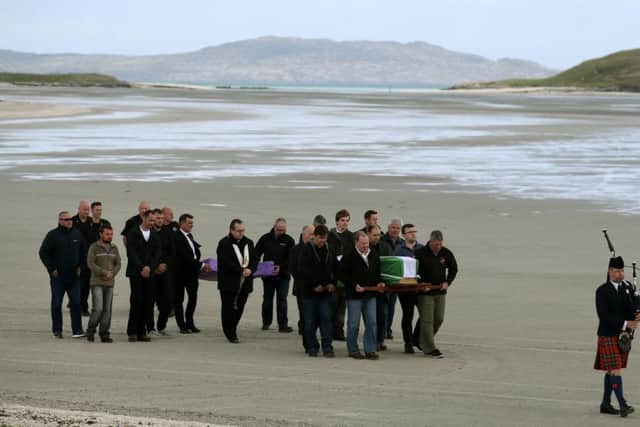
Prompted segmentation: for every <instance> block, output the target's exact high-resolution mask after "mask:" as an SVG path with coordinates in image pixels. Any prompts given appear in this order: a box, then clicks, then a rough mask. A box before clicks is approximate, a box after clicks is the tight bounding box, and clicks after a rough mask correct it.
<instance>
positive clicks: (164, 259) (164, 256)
mask: <svg viewBox="0 0 640 427" xmlns="http://www.w3.org/2000/svg"><path fill="white" fill-rule="evenodd" d="M154 231H155V232H156V234H157V235H158V239H159V240H160V264H167V269H168V270H173V269H174V268H175V261H176V242H175V233H174V232H173V231H171V228H166V227H161V228H160V230H155V229H154Z"/></svg>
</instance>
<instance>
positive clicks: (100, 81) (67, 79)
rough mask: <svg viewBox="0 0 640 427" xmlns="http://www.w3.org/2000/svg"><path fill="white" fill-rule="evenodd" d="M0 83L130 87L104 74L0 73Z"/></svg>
mask: <svg viewBox="0 0 640 427" xmlns="http://www.w3.org/2000/svg"><path fill="white" fill-rule="evenodd" d="M0 83H10V84H14V85H19V86H73V87H93V86H96V87H131V85H130V84H129V83H128V82H125V81H121V80H118V79H116V78H115V77H112V76H107V75H104V74H26V73H0Z"/></svg>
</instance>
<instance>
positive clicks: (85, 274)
mask: <svg viewBox="0 0 640 427" xmlns="http://www.w3.org/2000/svg"><path fill="white" fill-rule="evenodd" d="M90 282H91V270H89V267H84V268H81V269H80V306H81V308H82V312H83V313H86V312H88V311H89V294H90V293H91V286H89V283H90Z"/></svg>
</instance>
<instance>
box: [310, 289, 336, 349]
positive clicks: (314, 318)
mask: <svg viewBox="0 0 640 427" xmlns="http://www.w3.org/2000/svg"><path fill="white" fill-rule="evenodd" d="M304 313H305V319H306V320H307V322H306V324H305V330H304V335H305V337H306V342H307V347H306V350H307V353H317V352H318V351H320V344H319V343H318V337H317V336H316V331H317V329H318V325H320V338H321V343H322V352H323V353H331V352H333V345H332V340H333V336H332V332H333V327H332V325H331V295H329V294H324V295H318V296H313V297H310V298H305V299H304Z"/></svg>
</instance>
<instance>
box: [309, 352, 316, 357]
mask: <svg viewBox="0 0 640 427" xmlns="http://www.w3.org/2000/svg"><path fill="white" fill-rule="evenodd" d="M309 357H318V353H317V352H315V351H314V352H312V353H309Z"/></svg>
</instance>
